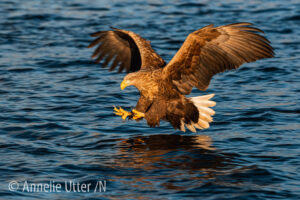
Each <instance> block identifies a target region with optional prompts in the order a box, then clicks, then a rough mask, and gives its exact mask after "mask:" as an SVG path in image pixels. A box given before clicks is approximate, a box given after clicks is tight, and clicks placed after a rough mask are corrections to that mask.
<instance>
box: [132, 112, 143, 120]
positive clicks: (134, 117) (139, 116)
mask: <svg viewBox="0 0 300 200" xmlns="http://www.w3.org/2000/svg"><path fill="white" fill-rule="evenodd" d="M132 112H133V119H134V120H138V119H141V118H144V117H145V114H144V113H142V112H139V111H137V110H135V109H133V110H132Z"/></svg>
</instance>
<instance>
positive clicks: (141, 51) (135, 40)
mask: <svg viewBox="0 0 300 200" xmlns="http://www.w3.org/2000/svg"><path fill="white" fill-rule="evenodd" d="M113 29H114V30H112V31H99V32H96V33H93V34H91V36H92V37H97V38H96V39H95V40H94V41H92V42H91V43H90V45H89V46H88V48H91V47H94V46H97V45H98V46H97V47H96V49H95V51H94V53H93V55H92V58H96V63H99V62H101V61H103V63H102V67H107V66H108V65H110V68H109V70H110V71H111V70H114V69H116V67H117V66H119V69H118V72H122V71H123V70H124V69H125V70H126V72H134V71H138V70H140V69H156V68H161V67H163V66H165V62H164V60H163V59H162V58H161V57H160V56H159V55H158V54H157V53H156V52H155V51H154V50H153V49H152V48H151V45H150V43H149V42H148V41H146V40H145V39H143V38H142V37H140V36H139V35H138V34H136V33H133V32H131V31H126V30H121V29H116V28H113Z"/></svg>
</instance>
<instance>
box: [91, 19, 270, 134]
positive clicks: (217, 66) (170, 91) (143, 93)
mask: <svg viewBox="0 0 300 200" xmlns="http://www.w3.org/2000/svg"><path fill="white" fill-rule="evenodd" d="M252 25H253V24H251V23H234V24H228V25H224V26H219V27H214V25H208V26H206V27H203V28H201V29H199V30H196V31H195V32H192V33H190V34H189V35H188V37H187V38H186V40H185V41H184V43H183V45H182V46H181V47H180V49H179V50H178V52H177V53H176V54H175V56H174V57H173V58H172V60H171V61H170V62H169V63H168V64H166V63H165V61H164V60H163V59H162V58H161V57H160V56H159V55H158V54H157V53H156V52H155V51H154V50H153V49H152V48H151V45H150V42H149V41H147V40H145V39H143V38H142V37H141V36H139V35H138V34H136V33H134V32H131V31H126V30H121V29H117V28H112V29H113V30H110V31H100V32H96V33H93V34H91V36H93V37H97V38H96V39H95V40H94V41H93V42H91V44H90V45H89V46H88V47H89V48H90V47H93V46H95V45H98V46H97V48H96V50H95V51H94V53H93V55H92V58H96V63H99V62H100V61H101V60H103V61H104V62H103V64H102V67H106V66H107V65H110V69H109V70H110V71H112V70H114V69H116V68H117V67H118V72H122V71H123V70H124V69H125V70H126V72H127V73H129V74H127V75H126V76H125V77H124V80H123V81H122V83H121V89H122V90H123V89H124V88H125V87H127V86H130V85H133V86H135V87H136V88H137V89H138V90H139V91H140V99H139V101H138V102H137V105H136V107H135V109H133V110H132V111H131V112H128V111H125V110H123V109H122V108H121V107H120V108H119V109H118V108H116V107H115V109H114V110H115V111H116V112H115V114H117V115H120V116H122V118H123V119H124V120H125V119H126V118H127V117H128V118H129V119H134V120H137V121H138V120H140V119H142V118H145V119H146V120H147V123H148V125H149V126H150V127H155V126H159V124H160V120H165V121H168V122H170V123H171V124H172V126H173V127H174V128H175V129H180V130H181V131H185V127H187V128H188V129H189V130H191V131H193V132H196V128H198V129H205V128H208V127H209V123H210V122H212V121H213V119H212V117H211V116H212V115H214V114H215V112H214V110H212V109H211V108H209V107H213V106H215V104H216V103H215V102H214V101H211V100H210V99H211V98H212V97H213V96H214V94H211V95H205V96H198V97H186V96H185V95H188V94H190V93H191V91H192V88H193V87H196V88H198V89H199V90H202V91H205V90H206V89H207V87H208V85H209V83H210V80H211V78H212V77H213V76H214V75H215V74H217V73H219V72H224V71H226V70H230V69H237V68H238V67H239V66H240V65H242V64H243V63H248V62H253V61H256V60H258V59H262V58H271V57H273V56H274V52H273V48H272V47H271V46H270V42H269V41H268V40H267V39H266V38H265V37H263V36H261V35H259V34H258V32H260V33H263V31H262V30H260V29H258V28H255V27H253V26H252Z"/></svg>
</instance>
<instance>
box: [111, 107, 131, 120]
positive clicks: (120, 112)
mask: <svg viewBox="0 0 300 200" xmlns="http://www.w3.org/2000/svg"><path fill="white" fill-rule="evenodd" d="M114 111H116V112H115V114H116V115H119V116H122V119H123V120H125V119H126V118H127V117H128V116H131V115H132V113H131V112H128V111H126V110H124V109H123V108H121V107H119V109H118V108H116V107H115V106H114Z"/></svg>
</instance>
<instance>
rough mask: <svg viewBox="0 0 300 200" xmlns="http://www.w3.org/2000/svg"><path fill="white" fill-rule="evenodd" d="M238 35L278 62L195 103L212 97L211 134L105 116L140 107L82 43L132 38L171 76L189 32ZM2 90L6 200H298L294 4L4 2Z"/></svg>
mask: <svg viewBox="0 0 300 200" xmlns="http://www.w3.org/2000/svg"><path fill="white" fill-rule="evenodd" d="M244 21H245V22H252V23H254V24H255V26H256V27H258V28H260V29H262V30H264V31H265V36H266V37H267V38H268V39H269V40H270V41H271V43H272V46H273V47H274V49H275V53H276V56H275V57H274V58H272V59H264V60H260V61H257V62H255V63H249V64H244V65H243V66H242V67H241V68H240V69H238V70H236V71H230V72H226V73H222V74H218V75H216V76H215V77H214V78H213V80H212V81H211V84H210V87H209V89H208V90H207V91H205V92H200V91H198V90H193V94H192V96H199V95H204V94H211V93H214V94H216V96H215V97H214V98H213V100H214V101H216V102H217V105H216V106H215V107H214V110H215V111H216V115H215V116H214V122H213V123H212V124H211V127H210V128H209V129H207V130H203V131H198V133H192V132H186V133H183V132H180V131H175V130H173V128H172V127H171V125H170V124H168V123H166V122H163V123H162V124H161V126H160V127H159V128H149V127H148V126H147V124H146V122H145V121H140V122H135V121H126V122H123V121H122V119H121V118H120V117H119V116H115V115H114V114H113V105H120V106H122V107H123V108H124V109H127V110H129V109H132V108H133V107H134V106H135V105H136V102H137V100H138V98H139V93H138V91H137V89H135V88H134V87H129V88H126V90H124V91H121V90H120V87H119V85H120V83H121V81H122V79H123V77H124V75H125V73H121V74H118V73H116V72H109V71H108V70H107V69H103V68H101V65H100V64H95V63H94V61H93V60H92V59H91V58H90V56H91V54H92V52H93V50H92V49H88V48H86V47H87V46H88V44H89V43H90V42H91V41H92V40H93V38H91V37H90V36H89V34H90V33H93V32H95V31H99V30H108V29H110V28H109V27H110V26H113V27H117V28H120V29H127V30H131V31H134V32H136V33H138V34H140V35H141V36H143V37H145V38H146V39H148V40H151V41H152V42H151V44H152V46H153V48H154V49H155V50H156V51H157V52H158V53H159V54H160V55H161V56H162V57H163V58H164V59H165V60H166V61H167V62H168V61H169V60H170V59H171V58H172V57H173V55H174V54H175V53H176V51H177V50H178V49H179V47H180V46H181V44H182V42H183V41H184V39H185V37H186V36H187V35H188V34H189V33H190V32H192V31H194V30H197V29H199V28H201V27H203V26H206V25H208V24H212V23H213V24H215V25H224V24H228V23H234V22H244ZM0 85H1V87H0V156H1V157H0V158H1V160H0V199H5V200H7V199H12V200H18V199H58V200H61V199H74V200H75V199H178V200H181V199H205V200H217V199H230V200H232V199H236V200H243V199H245V200H254V199H255V200H260V199H283V200H287V199H295V200H296V199H300V2H299V0H285V1H282V0H274V1H261V0H253V1H238V0H230V1H222V0H216V1H209V0H206V1H192V0H188V1H179V0H175V1H171V0H151V1H150V0H149V1H134V0H131V1H122V0H86V1H84V0H73V1H68V0H44V1H42V0H24V1H19V0H1V1H0ZM71 183H72V185H73V186H74V188H73V189H70V187H69V186H70V184H71ZM38 184H39V185H40V187H38V186H37V187H36V188H35V187H34V186H36V185H38ZM47 185H48V186H47ZM84 185H85V186H88V187H89V191H87V190H82V188H79V189H80V190H78V188H77V186H79V187H85V186H84ZM59 186H60V187H59ZM99 186H101V187H99ZM49 187H52V191H50V190H49ZM57 187H58V188H57ZM55 188H56V189H57V190H56V191H53V189H55ZM59 188H60V189H59ZM38 189H40V190H39V191H37V190H38ZM70 190H71V191H70Z"/></svg>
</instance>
